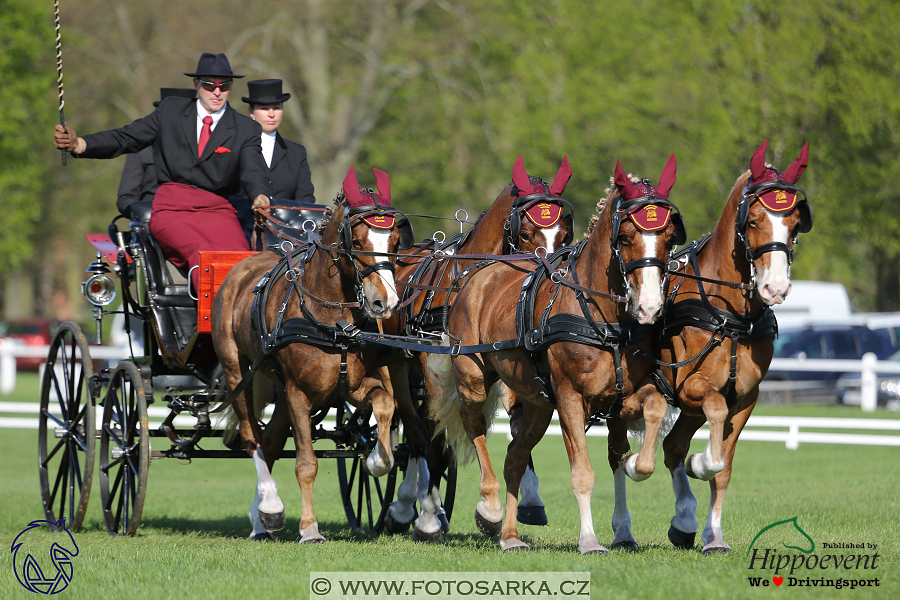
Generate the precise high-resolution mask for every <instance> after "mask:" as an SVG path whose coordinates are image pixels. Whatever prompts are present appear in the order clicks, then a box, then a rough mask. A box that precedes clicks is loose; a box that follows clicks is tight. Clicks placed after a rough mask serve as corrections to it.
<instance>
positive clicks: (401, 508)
mask: <svg viewBox="0 0 900 600" xmlns="http://www.w3.org/2000/svg"><path fill="white" fill-rule="evenodd" d="M571 176H572V170H571V168H570V167H569V161H568V159H567V158H566V157H563V161H562V164H561V165H560V167H559V170H558V171H557V174H556V177H555V178H554V180H553V183H552V184H548V183H547V182H546V181H544V180H543V179H540V178H538V177H534V176H530V175H528V173H527V172H526V170H525V164H524V161H523V160H522V155H521V154H520V155H519V156H518V158H517V159H516V162H515V165H514V166H513V174H512V183H511V184H510V185H508V186H507V187H506V188H505V189H504V190H503V191H502V192H500V195H499V196H497V198H496V200H494V203H493V204H492V205H491V206H490V207H489V208H488V209H487V210H486V211H484V212H483V213H482V215H481V216H480V217H479V219H478V221H477V222H476V223H475V225H474V226H473V227H472V229H470V230H469V231H468V232H467V233H466V234H464V235H460V236H457V237H454V238H451V239H450V240H447V241H446V243H444V244H442V245H441V247H440V248H438V249H437V252H436V253H435V254H431V255H419V254H417V253H412V252H411V253H409V254H408V256H407V257H404V258H401V259H399V260H398V261H397V271H396V280H397V281H398V282H399V283H398V285H400V286H403V282H413V283H415V284H423V285H425V286H427V287H428V288H430V289H428V290H427V291H423V292H420V293H418V295H416V296H415V298H414V299H413V301H412V302H411V303H410V304H409V306H408V307H407V308H404V309H402V310H400V311H398V313H397V314H396V315H395V316H394V317H392V318H391V319H390V320H389V321H386V323H385V331H386V332H389V333H394V334H402V333H406V334H408V335H427V334H428V333H433V332H435V331H437V332H440V331H442V330H443V324H444V318H445V315H444V307H445V306H446V305H447V303H448V297H447V295H448V290H449V286H450V285H451V283H452V282H453V280H454V279H455V277H456V275H457V274H458V273H459V272H460V271H462V270H464V269H466V268H467V267H468V266H470V265H472V264H473V263H475V262H476V260H474V259H468V260H464V259H462V258H460V259H453V258H449V259H448V258H444V259H443V260H442V259H441V258H439V257H440V256H442V255H447V254H450V255H461V256H475V255H480V256H485V255H489V256H498V255H508V254H511V253H533V252H534V251H535V250H537V249H538V248H542V249H543V250H544V251H545V252H551V253H552V252H553V251H554V250H556V249H558V248H560V247H562V246H563V245H565V244H568V243H570V242H571V241H572V236H573V231H572V229H573V218H572V214H571V212H570V213H569V214H565V206H566V205H568V203H567V202H566V201H565V200H563V199H562V198H560V194H562V193H563V191H564V190H565V188H566V184H567V183H568V181H569V178H570V177H571ZM416 293H417V292H416V291H415V289H414V288H412V287H410V286H407V287H406V291H405V292H404V294H403V299H404V300H407V301H408V300H409V299H410V298H411V297H412V296H413V295H414V294H416ZM426 358H427V355H425V354H419V355H418V356H417V357H416V358H414V359H413V360H411V361H410V363H409V364H405V363H401V364H395V365H391V366H390V372H391V382H392V384H393V387H394V395H395V397H397V398H398V399H399V400H400V401H399V405H400V406H399V407H398V411H399V413H400V417H401V419H402V420H403V423H404V425H405V426H407V427H409V423H412V422H414V421H415V420H416V419H417V416H416V415H415V414H405V411H404V409H403V408H402V407H404V406H411V405H412V401H411V398H410V397H411V392H410V390H409V387H408V381H409V378H408V377H409V375H408V374H409V371H408V369H409V368H410V365H411V366H412V368H413V370H414V371H415V372H418V373H420V374H421V373H424V367H423V365H424V362H425V360H426ZM426 393H427V390H426ZM404 398H410V400H409V402H405V401H403V399H404ZM512 401H513V402H514V399H513V400H512ZM425 403H426V404H427V403H428V399H427V396H426V400H425ZM421 412H422V413H424V414H423V416H424V417H425V418H426V419H427V409H425V408H424V407H423V410H422V411H421ZM520 415H521V412H520V411H517V412H514V414H513V415H512V417H511V421H512V423H511V424H512V426H513V427H514V428H518V422H519V418H518V417H519V416H520ZM429 426H430V427H431V428H432V431H433V426H434V424H433V423H432V422H429ZM414 451H415V450H414ZM427 454H428V459H427V467H426V464H425V459H424V458H422V459H420V461H419V464H418V465H417V468H409V469H407V472H406V477H405V478H404V480H403V482H402V483H401V484H400V486H399V487H398V490H397V500H396V501H395V502H393V503H392V504H391V506H390V507H389V509H388V514H387V515H386V518H385V527H386V528H387V530H388V531H389V532H391V533H396V532H399V531H403V530H405V529H406V528H407V527H409V523H411V522H412V521H413V520H414V519H415V515H416V512H415V503H416V500H417V499H418V500H419V504H420V508H421V509H422V514H421V515H420V516H419V518H418V519H415V527H414V530H413V537H414V539H417V540H427V541H437V540H439V539H440V537H441V535H442V533H443V532H445V531H447V529H448V523H447V521H446V516H445V515H443V514H442V510H443V509H442V508H441V498H440V494H439V492H438V483H439V478H440V477H441V474H442V473H443V472H444V471H445V470H446V468H447V461H448V460H449V457H448V456H447V455H446V454H445V452H444V444H443V443H442V440H440V439H438V440H436V443H433V444H432V445H431V447H430V448H429V452H428V453H427ZM528 474H529V475H530V477H526V480H527V481H529V482H530V483H532V484H533V485H531V486H530V487H527V488H523V493H522V500H523V504H524V505H525V506H527V507H529V508H530V511H529V512H528V513H526V514H528V515H529V516H530V519H531V522H532V523H534V524H541V523H540V515H543V506H544V504H543V502H542V501H541V499H540V496H539V495H538V492H537V477H535V476H534V471H532V470H530V469H529V473H528ZM434 515H436V516H437V520H435V519H434V518H432V517H433V516H434ZM535 515H537V516H535ZM536 519H537V521H535V520H536ZM543 523H544V524H545V523H546V516H544V522H543Z"/></svg>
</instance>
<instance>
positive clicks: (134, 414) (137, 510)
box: [100, 361, 150, 535]
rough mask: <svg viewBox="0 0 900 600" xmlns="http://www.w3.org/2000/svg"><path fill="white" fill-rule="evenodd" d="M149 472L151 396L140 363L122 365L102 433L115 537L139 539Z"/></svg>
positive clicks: (107, 506) (107, 507)
mask: <svg viewBox="0 0 900 600" xmlns="http://www.w3.org/2000/svg"><path fill="white" fill-rule="evenodd" d="M149 469H150V433H149V431H148V423H147V397H146V395H145V390H144V382H143V381H142V379H141V373H140V371H139V370H138V367H137V365H135V364H134V363H132V362H129V361H122V362H120V363H119V365H118V366H117V367H116V370H115V372H113V374H112V377H111V378H110V381H109V389H108V391H107V393H106V399H105V400H104V401H103V429H102V430H101V432H100V493H101V497H102V499H103V517H104V518H105V519H106V530H107V531H108V532H109V533H110V535H134V534H135V533H136V532H137V528H138V525H140V522H141V512H142V511H143V509H144V498H145V497H146V495H147V471H148V470H149Z"/></svg>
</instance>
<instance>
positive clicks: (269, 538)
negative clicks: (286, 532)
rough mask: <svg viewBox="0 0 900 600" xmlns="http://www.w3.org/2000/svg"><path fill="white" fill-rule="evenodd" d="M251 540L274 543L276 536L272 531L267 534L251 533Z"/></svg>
mask: <svg viewBox="0 0 900 600" xmlns="http://www.w3.org/2000/svg"><path fill="white" fill-rule="evenodd" d="M250 540H251V541H253V542H274V541H275V534H274V533H272V532H271V531H267V532H265V533H251V534H250Z"/></svg>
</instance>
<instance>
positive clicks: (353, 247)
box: [212, 167, 412, 543]
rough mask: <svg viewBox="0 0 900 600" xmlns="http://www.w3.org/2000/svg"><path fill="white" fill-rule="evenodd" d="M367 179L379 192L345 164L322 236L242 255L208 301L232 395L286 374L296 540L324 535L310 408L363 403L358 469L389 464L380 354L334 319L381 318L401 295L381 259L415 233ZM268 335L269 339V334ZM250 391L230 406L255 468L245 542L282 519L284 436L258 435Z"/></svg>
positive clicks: (381, 179)
mask: <svg viewBox="0 0 900 600" xmlns="http://www.w3.org/2000/svg"><path fill="white" fill-rule="evenodd" d="M375 175H376V181H377V184H378V189H379V191H380V194H376V193H375V192H374V191H372V190H369V189H367V190H365V191H363V192H361V191H360V189H359V185H358V184H357V180H356V175H355V173H354V169H353V167H351V168H350V171H349V172H348V174H347V177H346V179H345V180H344V184H343V194H342V195H338V198H337V199H336V200H335V204H336V207H335V209H334V210H333V211H332V214H331V215H330V218H328V217H326V218H327V219H328V220H327V222H323V223H322V226H321V227H322V229H321V238H322V239H321V243H318V244H317V243H312V244H309V245H307V246H305V247H302V248H301V249H300V250H295V251H294V254H295V256H293V257H290V256H288V257H285V258H284V259H282V258H280V257H279V256H277V255H276V254H275V253H273V252H268V251H266V252H262V253H260V254H257V255H254V256H251V257H249V258H247V259H245V260H243V261H242V262H240V263H239V264H238V265H236V266H235V267H234V268H233V269H232V270H231V272H230V273H229V274H228V276H227V277H226V278H225V281H224V283H223V284H222V287H221V288H220V289H219V291H218V293H217V294H216V297H215V301H214V304H213V326H212V335H213V342H214V343H215V348H216V352H217V354H218V356H219V360H220V362H221V364H222V367H223V368H224V371H225V377H226V379H227V383H228V386H229V388H230V389H232V390H235V388H237V387H238V386H239V384H241V383H242V379H243V378H246V377H252V375H253V373H254V372H255V371H256V370H257V368H259V369H261V371H262V372H263V373H266V374H268V375H269V376H270V377H271V378H272V379H275V378H281V379H283V382H284V388H285V396H286V397H285V398H284V399H281V401H284V402H286V403H287V405H288V408H289V412H290V418H291V424H292V426H293V427H292V429H293V432H294V440H295V443H296V446H297V460H296V467H295V471H296V476H297V482H298V483H299V485H300V493H301V496H302V503H303V504H302V513H301V517H300V536H301V537H300V543H306V542H322V541H325V538H324V537H323V536H322V535H321V534H320V533H319V528H318V523H317V521H316V517H315V514H314V511H313V495H312V486H313V481H314V480H315V477H316V472H317V469H318V462H317V459H316V455H315V453H314V452H313V449H312V440H311V432H312V429H311V423H310V416H311V414H312V413H314V412H315V411H317V410H318V409H319V408H321V407H325V406H328V405H329V404H330V403H333V402H335V401H343V399H344V397H345V396H346V398H347V399H349V400H350V401H351V402H353V403H354V404H356V405H364V406H366V407H369V406H370V407H371V409H372V412H373V414H374V415H375V418H376V420H377V423H378V443H377V444H376V448H375V450H374V451H373V453H372V455H370V456H369V457H368V460H367V468H368V469H369V471H370V472H371V473H372V474H373V475H376V476H378V475H383V474H384V473H387V472H388V471H389V470H390V469H391V468H392V467H393V456H392V453H391V444H390V425H391V419H392V418H393V413H394V398H393V397H392V396H391V395H390V394H389V393H388V392H387V391H385V389H384V386H383V384H382V381H381V379H380V378H378V377H377V376H376V375H373V374H374V373H377V369H376V366H375V360H376V354H377V350H376V349H373V348H371V347H365V346H359V345H354V344H353V343H352V341H350V340H348V338H346V337H342V336H341V332H342V328H341V327H340V324H339V325H336V324H337V323H338V322H339V321H340V320H342V319H343V320H345V321H347V322H348V323H355V322H359V321H360V320H362V319H364V318H366V317H369V318H373V319H385V318H388V317H390V315H391V313H392V312H393V311H394V310H395V308H396V306H397V303H398V301H399V299H398V297H397V293H396V290H395V285H394V279H393V269H394V265H393V261H392V260H390V259H389V258H388V257H389V256H390V255H391V254H392V253H394V252H396V251H397V249H398V247H400V246H408V245H409V244H411V242H412V231H411V229H410V228H409V224H408V221H407V220H406V219H405V218H404V217H403V216H402V214H401V213H399V212H398V211H396V209H394V208H392V207H391V206H390V182H389V180H388V176H387V174H386V173H383V172H381V171H378V170H375ZM288 255H290V253H288ZM288 258H291V260H289V261H288ZM286 261H288V264H287V265H285V262H286ZM270 291H271V293H269V292H270ZM257 298H258V300H256V299H257ZM269 331H272V332H273V334H272V335H267V334H268V332H269ZM290 332H297V333H295V334H290ZM275 333H277V334H278V335H275ZM329 337H330V338H331V340H332V343H329V339H328V338H329ZM251 365H252V366H251ZM243 383H244V384H246V382H243ZM251 389H252V386H247V387H246V388H242V391H240V392H239V393H237V395H236V396H235V397H234V403H233V408H234V411H235V413H236V414H237V416H238V417H239V419H240V436H241V441H242V442H243V446H244V448H245V449H246V450H247V452H248V453H249V454H250V456H251V457H253V462H254V464H255V465H256V469H257V475H258V479H257V485H256V497H255V499H254V502H253V505H252V507H251V509H250V519H251V522H252V523H253V529H254V531H253V533H252V534H251V538H252V539H266V538H270V537H272V534H271V532H272V531H276V530H278V529H281V528H283V527H284V525H285V514H284V503H283V502H282V500H281V499H280V498H279V497H278V490H277V487H276V484H275V480H274V478H273V477H272V475H271V469H272V464H273V463H274V461H275V457H276V455H277V450H280V448H281V445H283V443H284V438H283V436H282V437H280V438H279V437H278V436H267V438H268V439H266V440H264V438H263V432H262V431H261V428H260V425H259V422H258V421H257V419H256V418H255V415H254V412H253V409H252V407H253V398H252V393H251ZM264 448H265V450H264Z"/></svg>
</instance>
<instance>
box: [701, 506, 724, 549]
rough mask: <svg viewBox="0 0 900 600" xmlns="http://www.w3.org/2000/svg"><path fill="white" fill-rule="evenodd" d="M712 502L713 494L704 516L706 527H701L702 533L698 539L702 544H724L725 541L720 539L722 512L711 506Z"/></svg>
mask: <svg viewBox="0 0 900 600" xmlns="http://www.w3.org/2000/svg"><path fill="white" fill-rule="evenodd" d="M714 504H715V497H714V496H713V497H711V498H710V500H709V514H708V515H707V517H706V527H704V528H703V535H702V536H700V539H702V540H703V544H704V545H706V546H708V545H709V544H712V543H716V545H717V546H718V545H722V544H725V541H724V540H723V539H722V514H721V512H720V511H718V510H716V509H715V508H714V507H713V505H714ZM717 542H719V543H717ZM725 545H727V544H725Z"/></svg>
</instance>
